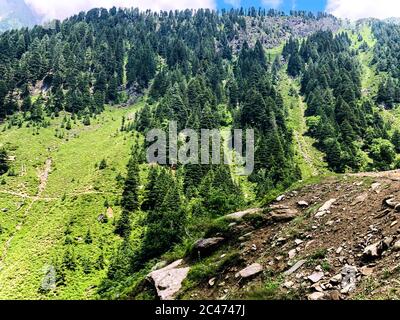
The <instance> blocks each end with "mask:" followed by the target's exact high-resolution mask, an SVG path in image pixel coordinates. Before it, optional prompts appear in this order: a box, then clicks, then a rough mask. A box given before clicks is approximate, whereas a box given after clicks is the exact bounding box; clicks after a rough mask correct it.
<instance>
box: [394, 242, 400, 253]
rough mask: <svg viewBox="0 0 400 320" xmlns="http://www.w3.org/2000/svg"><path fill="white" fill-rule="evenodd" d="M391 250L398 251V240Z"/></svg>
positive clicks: (399, 247) (399, 246)
mask: <svg viewBox="0 0 400 320" xmlns="http://www.w3.org/2000/svg"><path fill="white" fill-rule="evenodd" d="M393 250H394V251H400V240H399V241H396V243H395V244H394V245H393Z"/></svg>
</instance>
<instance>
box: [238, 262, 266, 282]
mask: <svg viewBox="0 0 400 320" xmlns="http://www.w3.org/2000/svg"><path fill="white" fill-rule="evenodd" d="M262 271H263V267H262V266H261V265H260V264H259V263H253V264H252V265H250V266H248V267H247V268H245V269H243V270H241V271H239V272H238V273H237V274H236V278H239V277H241V278H243V279H247V278H251V277H254V276H256V275H257V274H259V273H261V272H262Z"/></svg>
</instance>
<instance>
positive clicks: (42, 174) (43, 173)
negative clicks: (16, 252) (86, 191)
mask: <svg viewBox="0 0 400 320" xmlns="http://www.w3.org/2000/svg"><path fill="white" fill-rule="evenodd" d="M52 163H53V160H52V159H51V158H48V159H47V160H46V163H45V165H44V168H43V169H42V170H40V171H39V172H38V178H39V186H38V193H37V195H36V196H33V197H31V196H27V195H25V194H20V195H21V196H22V198H26V199H30V200H31V202H30V203H29V205H28V207H27V208H26V209H25V212H24V216H23V218H22V220H21V222H20V223H19V224H18V225H17V226H16V228H15V231H14V232H13V233H12V234H11V236H10V238H9V239H8V240H7V242H6V244H5V246H4V249H3V253H2V255H1V257H0V270H1V269H2V268H3V262H4V259H5V258H6V256H7V252H8V249H9V247H10V246H11V242H12V240H13V239H14V237H15V235H16V233H17V232H18V231H19V230H21V229H22V227H23V225H24V223H25V220H26V218H27V216H28V215H29V211H30V210H31V209H32V207H33V205H34V204H35V203H36V202H37V201H39V200H43V199H41V195H42V194H43V192H44V191H45V189H46V186H47V180H48V179H49V175H50V172H51V166H52ZM2 193H9V192H2ZM9 194H12V192H11V193H9ZM16 194H18V193H16Z"/></svg>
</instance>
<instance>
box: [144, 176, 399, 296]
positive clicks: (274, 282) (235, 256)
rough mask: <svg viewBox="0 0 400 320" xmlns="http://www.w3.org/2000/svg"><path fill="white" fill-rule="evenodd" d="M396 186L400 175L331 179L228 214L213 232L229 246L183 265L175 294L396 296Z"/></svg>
mask: <svg viewBox="0 0 400 320" xmlns="http://www.w3.org/2000/svg"><path fill="white" fill-rule="evenodd" d="M399 183H400V173H399V172H398V171H396V172H387V173H377V174H360V175H345V176H336V177H326V178H324V179H323V180H322V179H321V180H320V182H318V183H316V182H313V183H309V184H306V185H304V186H301V187H294V188H292V189H291V191H288V192H286V193H285V194H284V195H282V196H280V197H279V201H275V202H273V203H271V204H270V205H269V206H268V207H267V208H266V209H265V210H264V211H263V212H262V211H260V209H258V210H256V212H258V213H252V212H251V211H249V214H248V215H246V216H245V217H244V218H242V219H240V220H237V219H235V220H232V218H230V217H229V216H227V217H226V218H225V219H226V222H225V223H226V225H228V224H229V227H228V228H227V229H225V231H219V233H212V232H211V233H208V236H209V237H215V236H217V237H223V238H224V239H225V242H223V243H222V244H219V245H218V246H214V247H213V248H212V251H211V254H210V252H208V256H207V255H205V254H203V253H202V254H200V253H199V254H198V255H197V253H196V254H195V255H194V258H190V257H187V258H186V259H185V261H184V262H183V263H182V266H188V267H190V270H189V273H188V276H187V278H186V279H185V280H184V281H183V283H182V289H180V290H179V292H178V293H176V297H177V298H179V299H212V300H214V299H217V300H219V299H223V300H224V299H261V300H265V299H267V300H269V299H301V300H302V299H310V300H339V299H356V300H357V299H363V300H365V299H367V300H368V299H399V289H400V288H399V283H398V281H397V277H398V274H399V271H400V269H399V266H398V264H397V258H398V253H397V252H398V250H399V249H400V241H399V238H398V231H399V230H398V228H399V225H398V214H397V211H396V210H395V209H394V206H396V205H397V204H398V203H399V201H400V198H399V197H400V194H399V192H398V190H399V186H400V185H399ZM232 221H234V223H231V222H232ZM221 230H222V229H221ZM203 241H204V240H203ZM199 252H200V251H199ZM201 252H203V251H201ZM199 257H201V259H200V258H199ZM256 265H258V266H261V267H260V268H259V269H258V268H255V266H256ZM249 266H251V267H252V268H253V269H254V271H253V272H251V271H250V269H246V267H249ZM243 270H247V272H244V271H243ZM239 274H240V275H239ZM165 285H166V286H167V287H168V285H167V284H165ZM142 287H143V286H142ZM144 287H145V288H148V289H146V290H148V292H151V290H152V289H151V284H148V283H144Z"/></svg>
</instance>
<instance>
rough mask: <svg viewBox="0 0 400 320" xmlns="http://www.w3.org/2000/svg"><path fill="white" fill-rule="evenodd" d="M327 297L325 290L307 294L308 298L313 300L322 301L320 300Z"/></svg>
mask: <svg viewBox="0 0 400 320" xmlns="http://www.w3.org/2000/svg"><path fill="white" fill-rule="evenodd" d="M325 297H326V295H325V293H324V292H314V293H311V294H309V295H308V296H307V299H308V300H311V301H320V300H325Z"/></svg>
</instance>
